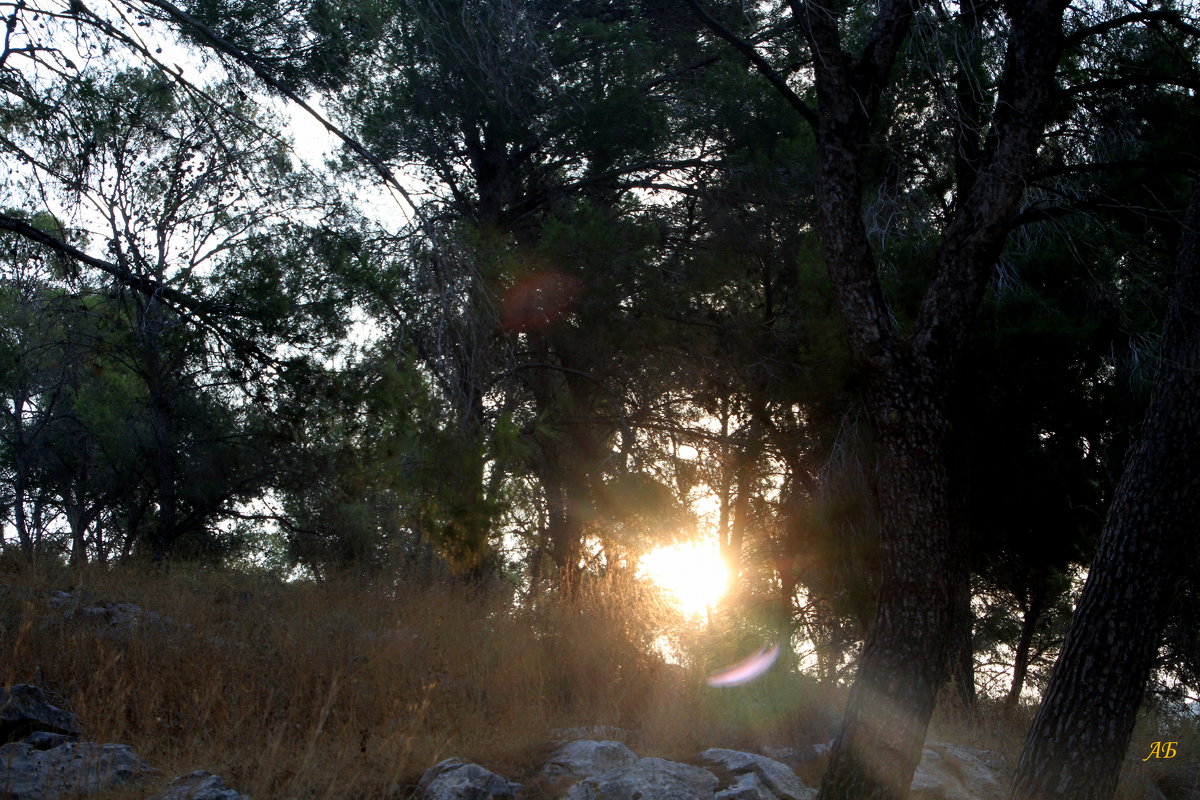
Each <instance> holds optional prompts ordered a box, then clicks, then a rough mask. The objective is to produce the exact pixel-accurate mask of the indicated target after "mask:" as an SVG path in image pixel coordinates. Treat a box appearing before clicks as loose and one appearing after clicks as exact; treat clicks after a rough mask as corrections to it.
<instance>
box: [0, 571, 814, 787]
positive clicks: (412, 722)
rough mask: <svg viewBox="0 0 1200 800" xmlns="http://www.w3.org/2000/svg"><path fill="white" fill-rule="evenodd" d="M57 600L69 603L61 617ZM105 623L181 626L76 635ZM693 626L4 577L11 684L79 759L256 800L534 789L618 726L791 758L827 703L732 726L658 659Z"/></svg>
mask: <svg viewBox="0 0 1200 800" xmlns="http://www.w3.org/2000/svg"><path fill="white" fill-rule="evenodd" d="M54 590H70V591H71V592H72V594H71V599H70V601H69V602H68V603H66V604H65V605H62V606H59V607H57V608H52V607H51V604H50V603H49V597H50V593H51V592H52V591H54ZM102 602H110V603H117V602H126V603H133V604H136V605H137V606H139V607H140V608H142V609H146V610H152V611H154V612H156V613H158V614H160V615H162V616H163V617H166V618H168V619H169V623H163V624H155V623H154V622H153V621H148V620H147V619H146V618H139V619H140V620H141V621H140V622H139V623H138V625H136V626H135V627H134V628H133V629H132V630H127V629H123V628H120V627H113V626H112V625H111V624H110V623H108V622H107V621H105V620H98V619H95V618H90V617H86V616H85V615H83V614H79V613H71V610H72V608H73V607H76V606H77V607H81V608H82V607H86V606H91V605H95V604H97V603H102ZM682 624H684V623H683V621H682V620H681V619H680V618H679V617H678V615H677V613H676V612H675V611H673V609H672V607H671V606H669V605H667V604H665V603H664V602H663V601H662V600H661V599H660V598H659V597H658V595H657V594H656V593H655V592H653V591H651V590H649V589H648V588H647V587H646V586H645V585H644V584H641V583H638V582H634V581H625V582H612V581H609V582H598V583H594V584H590V585H584V586H583V587H582V588H581V589H580V590H579V591H578V593H577V596H576V597H575V598H574V599H573V600H571V601H566V600H553V599H546V600H543V601H542V602H539V603H538V604H536V605H534V606H533V607H524V606H522V605H520V604H516V603H514V601H513V598H512V596H511V594H504V593H494V592H492V593H489V592H485V591H481V590H479V589H477V588H473V587H471V586H469V585H464V584H462V583H455V582H428V583H413V584H407V583H405V582H403V581H399V582H390V583H388V584H386V585H381V584H370V583H366V582H363V581H361V580H352V579H345V580H326V581H324V582H322V583H321V584H316V583H312V582H306V581H300V582H282V581H279V580H278V579H275V578H273V577H270V576H268V575H256V574H252V573H245V572H231V571H214V570H211V569H198V568H188V567H172V568H171V569H170V570H167V571H162V570H149V569H146V568H140V569H139V568H134V567H120V568H100V567H92V568H88V569H85V570H82V571H67V570H65V569H64V568H62V567H49V568H48V567H45V566H44V565H43V566H41V567H38V568H30V567H28V566H26V567H24V568H21V569H17V570H13V569H12V568H11V567H9V571H7V572H5V573H2V574H0V680H3V682H4V683H3V685H5V686H9V685H12V684H14V683H33V684H36V685H38V686H41V687H43V688H44V689H47V690H49V691H50V692H52V693H53V694H54V695H56V696H57V697H58V698H61V700H62V702H63V703H64V704H65V705H66V706H67V707H68V708H70V710H72V711H74V712H75V713H76V714H78V716H79V718H80V719H81V720H82V722H83V724H84V726H85V738H87V739H89V740H93V741H102V742H119V743H123V744H129V745H132V746H133V747H134V748H135V749H136V750H137V751H138V753H139V754H141V755H142V757H143V758H145V759H146V760H147V761H148V762H149V763H150V764H152V765H153V766H155V767H156V768H157V769H159V770H161V771H162V773H163V776H162V780H161V781H160V782H159V783H161V784H165V782H166V781H167V780H169V778H170V777H172V776H175V775H180V774H183V773H186V772H190V771H192V770H195V769H201V768H203V769H208V770H211V771H213V772H216V773H218V774H220V775H222V776H223V777H224V778H225V779H226V782H227V783H228V784H229V785H231V786H233V787H236V788H237V789H238V790H239V791H242V792H245V793H247V794H250V795H251V796H253V797H255V798H330V799H331V800H332V799H335V798H336V800H349V799H351V798H360V797H361V798H367V797H371V798H384V797H397V798H399V797H405V796H407V795H408V794H409V793H410V792H411V789H412V787H413V785H414V784H415V783H416V782H417V780H418V779H419V777H420V775H421V773H422V772H423V771H424V770H425V769H426V768H427V767H429V766H430V765H432V764H434V763H436V762H438V761H439V760H441V759H443V758H447V757H451V756H455V757H463V758H467V759H470V760H472V761H475V762H477V763H480V764H482V765H484V766H486V767H488V768H490V769H492V770H494V771H496V772H498V773H500V774H502V775H505V776H506V777H510V778H516V779H520V778H522V777H527V776H530V775H532V774H533V772H534V771H535V768H536V766H537V765H539V764H540V763H541V760H542V759H544V757H545V756H546V754H547V753H548V752H549V748H550V745H549V744H548V742H549V740H550V739H552V738H553V736H554V731H555V730H556V729H560V728H571V727H579V726H594V725H608V726H615V727H618V728H621V729H623V730H624V731H625V732H626V734H625V738H626V743H627V744H629V745H630V746H631V747H633V748H634V750H635V751H637V752H638V753H639V754H641V755H660V756H665V757H687V756H692V755H694V754H695V753H696V752H697V751H698V750H700V749H703V748H705V747H711V746H717V745H719V746H739V745H741V746H750V745H754V744H764V743H769V742H771V741H775V742H783V741H786V740H788V739H794V738H795V734H796V730H795V726H796V724H797V723H796V721H795V720H796V719H797V718H799V719H801V720H802V719H803V718H804V714H803V709H802V708H801V707H800V706H802V705H803V702H809V703H815V702H816V698H815V696H814V695H812V693H811V692H808V693H806V692H805V691H796V690H795V687H790V686H788V685H785V683H779V680H778V679H776V680H775V683H776V684H778V685H772V683H771V682H770V681H768V682H764V683H763V688H762V689H761V690H743V691H742V693H741V695H740V698H741V700H749V699H753V698H751V695H752V694H753V693H754V691H758V694H759V695H760V697H759V699H758V700H756V701H755V702H756V703H757V706H758V707H760V708H761V709H762V714H761V715H760V716H759V717H758V718H750V717H747V715H746V714H745V713H735V712H736V708H738V707H740V706H742V705H744V703H741V702H734V703H731V702H729V699H730V698H731V697H732V695H731V694H729V693H727V692H726V693H722V692H721V691H719V690H714V689H711V688H709V687H707V686H706V685H705V684H704V681H703V677H704V669H705V667H706V665H705V664H704V663H703V658H702V657H699V656H697V655H696V654H695V653H693V654H692V656H691V657H690V658H687V659H683V660H684V662H685V665H679V664H672V663H668V662H667V661H666V659H665V658H664V654H663V650H662V645H661V642H662V641H664V639H663V637H664V636H665V635H666V633H669V632H672V631H674V630H676V629H678V627H679V626H680V625H682ZM702 638H703V636H702V635H693V637H692V639H693V640H697V639H702ZM763 692H768V693H774V694H775V695H776V696H777V697H782V696H784V695H788V696H789V697H790V700H789V701H788V702H787V703H782V704H780V703H775V702H774V701H773V700H772V699H771V696H770V694H767V695H763ZM797 698H800V700H799V701H798V700H797ZM804 698H807V700H804ZM801 701H803V702H801ZM772 709H776V710H775V711H772ZM785 713H786V718H785ZM797 715H798V717H797ZM144 795H145V792H144V791H143V793H142V795H141V796H144Z"/></svg>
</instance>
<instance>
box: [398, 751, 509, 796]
mask: <svg viewBox="0 0 1200 800" xmlns="http://www.w3.org/2000/svg"><path fill="white" fill-rule="evenodd" d="M417 788H418V789H419V790H420V791H421V796H422V797H423V798H424V800H515V798H516V796H517V792H519V791H521V784H519V783H511V782H509V781H506V780H505V779H504V778H501V777H500V776H499V775H497V774H496V773H494V772H489V771H488V770H486V769H484V768H483V767H481V766H479V765H478V764H468V763H467V762H465V761H463V760H462V759H458V758H448V759H446V760H445V761H441V762H439V763H437V764H434V765H433V766H432V767H430V768H429V769H427V770H425V774H424V775H422V776H421V782H420V783H419V784H417Z"/></svg>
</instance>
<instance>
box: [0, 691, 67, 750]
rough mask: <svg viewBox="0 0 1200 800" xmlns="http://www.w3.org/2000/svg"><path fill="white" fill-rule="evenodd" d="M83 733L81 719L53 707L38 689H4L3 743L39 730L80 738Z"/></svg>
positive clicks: (0, 703)
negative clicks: (80, 725) (80, 724)
mask: <svg viewBox="0 0 1200 800" xmlns="http://www.w3.org/2000/svg"><path fill="white" fill-rule="evenodd" d="M81 730H82V729H81V728H80V727H79V719H78V718H77V717H76V716H75V715H74V714H72V713H71V712H70V711H64V710H63V709H61V708H59V707H58V706H56V705H54V704H52V703H51V702H50V700H49V699H48V698H47V697H46V693H45V692H43V691H42V690H41V689H39V688H38V687H36V686H30V685H29V684H26V683H18V684H14V685H13V686H11V687H9V688H8V689H0V744H3V743H5V742H15V741H18V740H20V739H24V738H25V737H26V736H28V735H29V734H31V733H35V732H37V731H44V732H46V733H58V734H62V735H64V736H78V735H79V734H80V732H81Z"/></svg>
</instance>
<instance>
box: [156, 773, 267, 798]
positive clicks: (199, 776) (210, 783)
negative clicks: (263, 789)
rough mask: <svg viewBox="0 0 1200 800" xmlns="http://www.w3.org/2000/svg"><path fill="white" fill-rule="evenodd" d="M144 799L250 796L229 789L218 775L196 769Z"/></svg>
mask: <svg viewBox="0 0 1200 800" xmlns="http://www.w3.org/2000/svg"><path fill="white" fill-rule="evenodd" d="M146 800H250V796H249V795H245V794H241V793H239V792H237V791H236V790H234V789H230V788H229V787H228V786H226V785H225V781H223V780H221V776H220V775H214V774H212V773H211V772H209V771H208V770H203V769H198V770H196V771H195V772H189V773H188V774H187V775H182V776H180V777H178V778H176V779H175V780H173V781H171V782H170V783H169V784H168V785H167V788H166V789H165V790H163V791H162V792H159V793H158V794H156V795H154V796H153V797H147V798H146Z"/></svg>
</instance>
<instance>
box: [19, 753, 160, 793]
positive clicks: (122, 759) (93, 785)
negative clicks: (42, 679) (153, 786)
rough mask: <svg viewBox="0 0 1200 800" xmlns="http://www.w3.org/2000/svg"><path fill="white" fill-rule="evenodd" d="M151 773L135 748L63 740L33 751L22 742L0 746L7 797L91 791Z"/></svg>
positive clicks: (107, 787) (101, 789)
mask: <svg viewBox="0 0 1200 800" xmlns="http://www.w3.org/2000/svg"><path fill="white" fill-rule="evenodd" d="M152 772H153V770H152V769H150V765H148V764H147V763H146V762H145V761H143V760H142V758H141V756H139V755H138V754H137V753H136V752H134V750H133V748H131V747H129V746H128V745H123V744H99V743H97V742H67V743H66V744H61V745H59V746H58V747H55V748H52V749H50V750H37V749H35V748H34V747H33V746H31V745H29V744H28V743H26V742H10V743H8V744H6V745H3V746H0V797H3V798H5V800H59V799H60V798H67V797H74V796H76V795H81V794H94V793H96V792H100V791H104V790H106V789H111V788H114V787H117V786H121V785H123V784H126V783H129V782H131V781H136V780H138V779H140V778H143V777H145V776H147V775H149V774H151V773H152Z"/></svg>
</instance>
